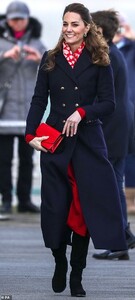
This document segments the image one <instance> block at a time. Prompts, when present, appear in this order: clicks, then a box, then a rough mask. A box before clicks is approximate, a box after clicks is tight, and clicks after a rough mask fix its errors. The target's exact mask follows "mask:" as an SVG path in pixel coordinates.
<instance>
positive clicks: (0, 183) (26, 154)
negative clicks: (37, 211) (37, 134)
mask: <svg viewBox="0 0 135 300" xmlns="http://www.w3.org/2000/svg"><path fill="white" fill-rule="evenodd" d="M15 137H17V138H18V144H17V146H18V149H17V152H18V170H17V172H18V174H17V184H16V185H17V186H16V194H17V197H18V201H19V203H23V204H25V203H26V202H28V201H30V193H31V186H32V171H33V148H31V147H30V146H29V145H28V144H27V143H26V142H25V139H24V136H23V135H17V136H16V135H0V193H1V195H2V202H3V203H4V202H11V201H12V192H13V186H12V159H13V154H14V140H15Z"/></svg>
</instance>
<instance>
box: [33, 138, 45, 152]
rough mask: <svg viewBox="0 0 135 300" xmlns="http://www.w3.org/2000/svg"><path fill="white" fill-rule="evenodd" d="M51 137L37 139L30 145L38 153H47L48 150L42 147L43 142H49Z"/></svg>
mask: <svg viewBox="0 0 135 300" xmlns="http://www.w3.org/2000/svg"><path fill="white" fill-rule="evenodd" d="M48 138H49V136H42V137H35V138H34V139H33V140H31V141H30V142H29V145H30V146H31V147H33V148H34V149H36V150H37V151H44V152H47V150H46V149H45V148H44V147H42V145H41V142H42V141H44V140H47V139H48Z"/></svg>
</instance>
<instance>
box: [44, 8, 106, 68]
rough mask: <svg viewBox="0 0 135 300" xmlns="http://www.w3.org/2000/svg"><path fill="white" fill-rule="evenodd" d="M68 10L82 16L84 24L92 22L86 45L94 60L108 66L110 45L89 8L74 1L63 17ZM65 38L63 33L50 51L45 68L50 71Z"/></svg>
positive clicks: (95, 62) (65, 11)
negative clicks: (94, 20)
mask: <svg viewBox="0 0 135 300" xmlns="http://www.w3.org/2000/svg"><path fill="white" fill-rule="evenodd" d="M67 12H74V13H77V14H79V15H80V16H81V18H82V20H83V22H84V24H85V25H86V26H87V25H88V24H90V29H89V31H88V33H87V36H86V37H84V41H85V47H86V49H87V50H88V51H89V52H90V56H91V58H92V62H93V63H94V64H97V65H101V66H106V65H108V64H109V63H110V60H109V55H108V54H109V47H108V45H107V42H106V41H105V39H104V37H103V35H102V34H101V32H100V31H99V30H98V28H97V26H96V25H95V23H94V22H93V21H92V17H91V15H90V12H89V10H88V9H87V8H86V7H85V6H84V5H83V4H81V3H72V4H69V5H68V6H66V7H65V10H64V12H63V17H62V19H63V18H64V15H65V14H66V13H67ZM63 41H64V38H63V36H62V34H61V36H60V38H59V40H58V43H57V45H56V47H55V48H54V49H52V50H49V51H48V56H47V60H46V62H45V69H46V70H48V71H51V70H53V68H54V66H55V56H56V54H57V53H59V52H60V51H61V50H62V46H63Z"/></svg>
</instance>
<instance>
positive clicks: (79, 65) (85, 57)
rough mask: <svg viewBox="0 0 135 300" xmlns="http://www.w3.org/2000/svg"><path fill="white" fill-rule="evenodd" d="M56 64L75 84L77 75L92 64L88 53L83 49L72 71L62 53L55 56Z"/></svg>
mask: <svg viewBox="0 0 135 300" xmlns="http://www.w3.org/2000/svg"><path fill="white" fill-rule="evenodd" d="M56 64H57V65H59V67H60V68H61V69H62V70H63V71H64V72H65V73H66V74H67V75H68V76H69V77H70V78H71V79H72V80H73V81H74V82H75V83H76V84H77V77H78V76H79V74H81V73H82V72H83V71H84V70H85V69H86V68H88V67H89V65H90V64H92V62H91V58H90V55H89V53H88V51H87V50H86V49H84V50H83V52H82V53H81V55H80V57H79V59H78V60H77V62H76V64H75V67H74V69H72V68H71V66H70V65H69V63H68V62H67V60H66V58H65V57H64V55H63V53H62V52H61V53H59V54H58V55H57V56H56Z"/></svg>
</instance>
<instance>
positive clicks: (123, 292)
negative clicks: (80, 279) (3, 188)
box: [0, 213, 135, 300]
mask: <svg viewBox="0 0 135 300" xmlns="http://www.w3.org/2000/svg"><path fill="white" fill-rule="evenodd" d="M129 220H130V222H131V227H132V229H133V230H134V232H135V216H134V217H133V216H130V217H129ZM93 252H94V248H93V245H92V243H91V245H90V248H89V255H88V263H87V269H86V270H85V272H84V287H85V288H86V290H87V297H86V299H90V300H99V299H100V300H105V299H107V300H111V299H113V300H114V299H118V300H131V299H132V300H133V299H134V300H135V250H130V260H129V261H97V260H95V259H93V258H92V253H93ZM69 253H70V247H69V248H68V258H69ZM53 267H54V264H53V258H52V256H51V253H50V250H49V249H46V248H44V244H43V240H42V235H41V230H40V216H39V215H34V216H33V215H31V214H16V213H14V214H13V216H12V219H11V220H8V221H1V222H0V300H3V299H4V300H5V299H11V298H9V297H4V298H3V295H5V296H8V295H12V300H49V299H55V300H56V299H60V300H62V299H63V300H66V299H71V297H70V291H69V286H68V284H67V289H66V290H65V291H64V292H63V293H61V294H54V293H53V291H52V289H51V276H52V274H53ZM68 278H69V274H68Z"/></svg>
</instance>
